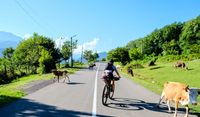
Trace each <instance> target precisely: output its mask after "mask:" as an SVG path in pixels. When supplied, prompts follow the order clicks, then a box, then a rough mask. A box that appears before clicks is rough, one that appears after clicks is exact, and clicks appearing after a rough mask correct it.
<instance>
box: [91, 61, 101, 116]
mask: <svg viewBox="0 0 200 117" xmlns="http://www.w3.org/2000/svg"><path fill="white" fill-rule="evenodd" d="M99 67H100V63H99V65H98V68H97V71H96V77H95V83H94V96H93V106H92V117H96V114H97V78H98V73H99Z"/></svg>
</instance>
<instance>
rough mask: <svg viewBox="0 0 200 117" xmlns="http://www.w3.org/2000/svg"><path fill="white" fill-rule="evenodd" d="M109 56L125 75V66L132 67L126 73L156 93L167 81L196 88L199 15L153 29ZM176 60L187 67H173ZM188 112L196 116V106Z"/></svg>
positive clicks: (199, 75)
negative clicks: (131, 72) (130, 72)
mask: <svg viewBox="0 0 200 117" xmlns="http://www.w3.org/2000/svg"><path fill="white" fill-rule="evenodd" d="M111 58H112V59H114V61H116V62H118V63H119V65H120V66H121V67H122V68H123V70H122V71H123V73H124V74H125V75H127V69H128V68H129V69H132V70H133V73H134V75H135V76H134V77H130V76H129V75H127V76H128V77H129V78H131V79H132V80H134V81H135V82H137V83H139V84H141V85H143V86H144V87H146V88H147V89H149V90H151V91H153V92H155V93H157V94H160V93H161V91H162V89H163V84H164V83H165V82H167V81H175V82H182V83H185V84H188V85H189V86H190V87H197V88H200V72H199V71H200V67H199V66H200V16H198V17H196V18H194V19H191V20H189V21H186V22H175V23H172V24H170V25H166V26H164V27H162V28H160V29H155V30H154V31H153V32H152V33H150V34H148V35H146V36H145V37H143V38H139V39H134V40H133V41H130V42H129V43H127V45H126V46H124V47H118V48H115V49H113V50H111V51H109V52H108V56H107V59H108V60H109V59H111ZM177 61H182V62H184V63H185V64H186V66H187V67H188V70H185V69H180V68H178V69H175V68H174V63H175V62H177ZM198 100H199V101H200V96H199V97H198ZM192 112H195V113H197V115H200V107H199V106H192Z"/></svg>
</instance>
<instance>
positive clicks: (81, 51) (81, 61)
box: [81, 45, 83, 63]
mask: <svg viewBox="0 0 200 117" xmlns="http://www.w3.org/2000/svg"><path fill="white" fill-rule="evenodd" d="M81 63H83V45H82V49H81Z"/></svg>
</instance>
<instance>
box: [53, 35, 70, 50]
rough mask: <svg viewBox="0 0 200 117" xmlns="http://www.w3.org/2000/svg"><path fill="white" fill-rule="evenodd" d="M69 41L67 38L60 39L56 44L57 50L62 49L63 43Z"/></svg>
mask: <svg viewBox="0 0 200 117" xmlns="http://www.w3.org/2000/svg"><path fill="white" fill-rule="evenodd" d="M66 40H68V38H67V37H60V38H58V39H56V40H55V43H56V48H61V47H62V45H63V43H64V42H65V41H66Z"/></svg>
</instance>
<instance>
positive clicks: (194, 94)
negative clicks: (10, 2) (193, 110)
mask: <svg viewBox="0 0 200 117" xmlns="http://www.w3.org/2000/svg"><path fill="white" fill-rule="evenodd" d="M199 94H200V89H198V88H190V89H189V96H190V103H192V104H193V105H197V96H198V95H199Z"/></svg>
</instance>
